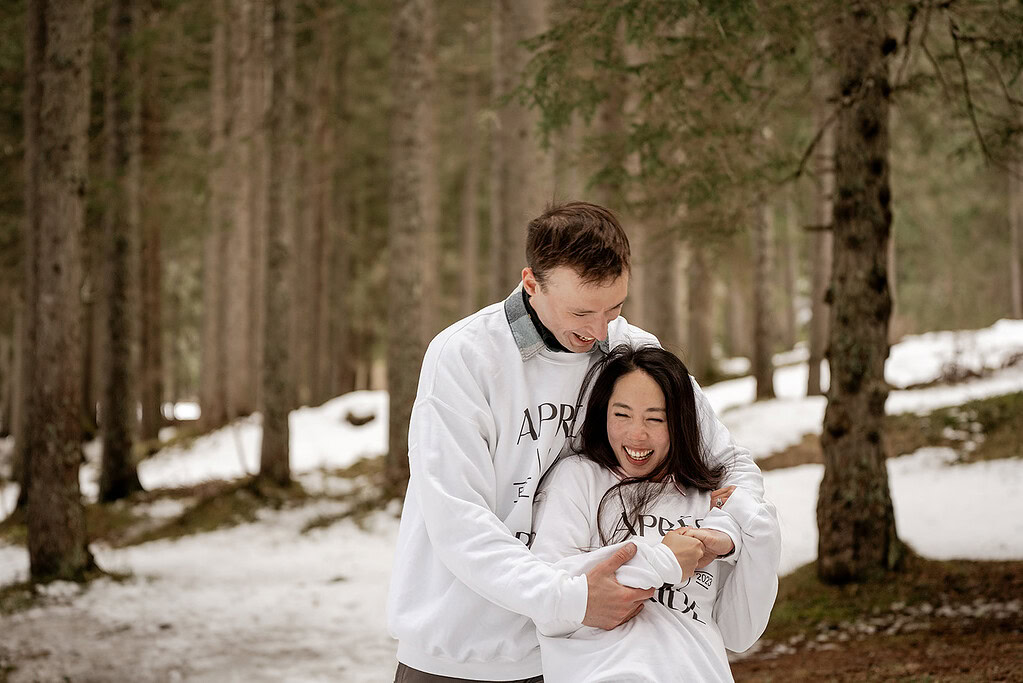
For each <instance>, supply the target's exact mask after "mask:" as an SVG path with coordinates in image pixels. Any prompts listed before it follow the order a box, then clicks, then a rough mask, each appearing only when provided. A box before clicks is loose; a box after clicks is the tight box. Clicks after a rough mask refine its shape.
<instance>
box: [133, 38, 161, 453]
mask: <svg viewBox="0 0 1023 683" xmlns="http://www.w3.org/2000/svg"><path fill="white" fill-rule="evenodd" d="M152 61H153V59H152V57H150V56H147V57H146V59H145V70H144V74H143V78H142V112H143V116H142V131H141V135H142V151H141V155H142V156H143V157H144V158H148V157H149V155H151V154H153V153H154V151H155V150H156V149H158V148H159V142H158V138H159V135H160V132H159V130H158V125H159V124H156V123H153V122H150V119H151V118H156V117H159V116H160V114H159V111H160V110H159V108H160V106H161V104H160V102H159V101H158V97H157V93H156V92H154V90H155V88H156V84H155V82H154V81H155V80H156V79H155V74H154V68H153V66H154V65H153V64H152ZM142 182H143V186H144V187H145V190H144V194H143V195H142V196H146V197H152V196H154V195H158V194H159V193H160V191H161V190H162V188H161V187H160V186H159V184H158V183H156V182H153V179H152V177H151V176H148V177H147V176H145V175H144V176H143V179H142ZM141 222H142V225H141V231H142V244H141V248H140V251H141V258H140V265H141V268H140V271H139V281H140V283H141V289H142V305H141V307H140V311H139V313H140V330H141V340H140V342H141V378H140V379H141V381H140V392H141V406H142V422H141V427H140V434H141V436H142V438H143V439H146V440H153V439H157V438H158V437H159V435H160V427H162V426H163V424H164V416H163V399H164V395H163V389H164V367H163V365H164V362H163V361H164V355H163V344H164V341H163V258H162V254H161V244H160V243H161V231H162V229H163V219H162V217H161V216H160V215H159V212H158V211H154V210H149V209H147V210H144V211H142V214H141Z"/></svg>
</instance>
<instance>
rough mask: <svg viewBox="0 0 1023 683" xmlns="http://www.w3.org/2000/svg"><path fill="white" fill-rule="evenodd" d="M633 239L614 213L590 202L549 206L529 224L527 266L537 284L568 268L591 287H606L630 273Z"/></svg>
mask: <svg viewBox="0 0 1023 683" xmlns="http://www.w3.org/2000/svg"><path fill="white" fill-rule="evenodd" d="M629 258H630V252H629V238H628V236H627V235H626V234H625V231H624V230H623V229H622V226H621V224H619V223H618V219H617V218H616V217H615V215H614V213H612V212H611V210H610V209H605V208H604V207H603V206H597V205H596V204H590V203H588V202H569V203H567V204H557V205H553V206H549V207H548V208H547V210H546V211H544V212H543V214H542V215H540V216H538V217H537V218H534V219H533V220H531V221H530V222H529V230H528V232H527V233H526V265H528V266H529V267H530V268H531V269H532V270H533V275H534V276H535V277H536V280H537V282H539V283H540V284H541V285H542V284H544V281H545V277H546V274H547V273H548V272H550V271H551V270H553V269H554V268H557V267H559V266H568V267H569V268H571V269H572V270H574V271H575V272H576V274H577V275H578V276H579V278H580V279H581V280H582V281H583V282H585V283H587V284H603V283H606V282H610V281H612V280H616V279H617V278H618V277H619V276H621V275H622V274H624V273H627V272H629Z"/></svg>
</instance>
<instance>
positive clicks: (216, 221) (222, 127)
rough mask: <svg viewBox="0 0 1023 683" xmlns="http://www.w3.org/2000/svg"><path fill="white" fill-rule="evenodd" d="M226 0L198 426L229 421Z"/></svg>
mask: <svg viewBox="0 0 1023 683" xmlns="http://www.w3.org/2000/svg"><path fill="white" fill-rule="evenodd" d="M227 3H228V0H213V15H214V22H213V44H212V47H211V50H210V53H211V62H212V63H211V72H210V176H209V216H210V229H209V230H208V231H207V232H206V234H205V235H204V236H203V286H202V297H203V309H202V311H203V312H202V341H201V371H200V378H199V385H200V387H199V392H200V399H199V400H200V405H201V407H202V417H201V426H202V428H203V429H205V430H210V429H215V428H217V427H220V426H221V425H223V424H225V423H226V422H227V377H226V360H227V358H226V355H227V353H226V330H225V327H224V324H225V315H224V309H225V301H226V282H225V279H224V272H225V268H224V263H223V259H222V253H223V246H222V245H223V243H224V242H225V241H226V240H227V229H228V220H227V209H228V196H227V194H228V193H227V183H228V177H227V130H228V126H229V125H230V122H229V119H228V107H227V100H228V83H227V76H228V74H227V61H228V53H227V46H228V23H229V22H228V12H227Z"/></svg>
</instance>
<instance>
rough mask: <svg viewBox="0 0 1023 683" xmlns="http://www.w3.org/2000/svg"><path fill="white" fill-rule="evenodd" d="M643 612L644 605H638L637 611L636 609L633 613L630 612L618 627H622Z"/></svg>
mask: <svg viewBox="0 0 1023 683" xmlns="http://www.w3.org/2000/svg"><path fill="white" fill-rule="evenodd" d="M642 611H643V603H639V604H638V605H636V609H634V610H632V611H631V612H629V614H628V616H626V617H625V618H624V619H622V620H621V621H620V622H618V625H619V626H621V625H622V624H624V623H625V622H627V621H628V620H629V619H632V618H633V617H634V616H636V615H637V614H639V613H640V612H642Z"/></svg>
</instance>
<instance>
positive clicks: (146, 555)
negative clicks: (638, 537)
mask: <svg viewBox="0 0 1023 683" xmlns="http://www.w3.org/2000/svg"><path fill="white" fill-rule="evenodd" d="M974 336H975V338H976V341H975V342H974V343H972V346H971V347H970V348H972V351H970V354H967V353H966V352H965V351H964V352H961V353H960V358H961V359H969V360H970V362H974V361H976V362H977V363H981V362H983V363H984V364H985V365H990V366H994V365H998V364H1000V362H1001V361H1003V360H1004V359H1006V358H1008V357H1009V356H1011V354H1012V353H1015V352H1016V351H1014V349H1018V348H1023V327H1019V326H1018V325H1017V324H1016V323H1012V324H1005V321H1003V322H1001V323H998V324H996V325H994V326H992V327H991V328H988V329H987V330H981V331H980V332H978V333H977V334H976V335H974ZM953 337H954V335H952V334H951V333H938V334H935V335H924V336H922V337H920V338H912V339H908V340H907V341H905V342H903V344H909V346H907V347H906V348H908V349H911V350H912V349H913V348H914V345H915V348H916V349H917V351H916V352H915V353H920V354H924V353H929V354H931V355H930V356H929V358H930V360H927V361H926V362H925V361H924V360H922V359H921V357H917V356H915V355H912V354H911V355H910V356H908V357H904V356H903V354H902V352H900V353H898V354H896V353H895V351H894V349H893V358H895V359H897V361H896V362H899V363H905V364H906V366H907V367H908V368H909V369H907V370H905V371H903V370H902V369H901V367H900V368H899V369H898V370H893V371H892V377H897V378H899V379H900V380H901V384H900V385H901V386H905V385H907V384H917V383H921V382H925V381H927V380H928V378H929V379H933V377H927V374H928V373H934V372H938V373H939V374H940V367H941V363H942V362H945V361H941V360H940V358H942V355H941V354H943V353H946V352H948V351H949V349H951V348H953V347H952V340H953ZM958 337H959V340H960V342H961V341H962V339H964V338H967V337H969V335H966V334H965V333H960V334H959V335H958ZM900 346H901V345H900ZM960 346H961V347H963V348H965V345H964V344H962V343H961V344H960ZM936 359H937V360H936ZM890 365H891V361H890ZM935 376H936V375H935ZM775 377H776V387H777V389H778V393H779V396H780V398H779V400H776V401H769V402H763V403H759V404H753V405H745V404H749V403H751V400H752V392H751V391H750V392H749V395H748V396H746V395H745V394H744V393H743V392H746V391H747V390H748V387H746V386H745V384H744V383H747V382H748V380H747V379H745V378H744V379H740V380H733V381H732V382H725V383H721V384H719V385H715V386H711V387H708V388H707V389H706V391H707V394H708V396H709V397H710V398H711V401H712V403H713V404H714V405H715V406H716V407H717V408H718V409H719V410H721V411H724V412H723V414H722V418H723V420H724V422H725V423H726V425H728V426H729V428H730V429H731V430H732V432H733V435H734V436H735V437H736V440H737V441H738V442H739V443H741V444H743V445H746V446H748V447H749V448H750V449H751V450H752V451H753V453H754V454H756V455H761V456H762V455H767V454H769V453H771V452H772V451H774V450H776V449H778V448H780V447H784V446H785V445H789V444H791V443H795V442H797V441H799V439H800V438H801V437H802V435H803V434H807V433H816V432H819V431H820V421H821V418H822V415H823V409H824V399H823V398H820V397H811V398H806V397H805V396H804V395H803V393H802V392H803V387H804V386H805V381H806V366H805V364H803V365H796V366H791V367H784V368H779V369H778V371H777V372H776V375H775ZM907 378H909V379H907ZM1020 389H1023V368H1019V367H1015V368H1005V369H1002V370H1000V371H997V372H995V373H993V374H991V375H990V376H989V377H986V378H984V379H979V380H975V381H972V382H968V383H964V384H960V385H956V386H952V387H947V386H935V387H930V388H927V389H917V390H907V391H893V392H892V395H891V396H890V397H889V402H888V404H887V406H886V407H887V410H888V411H889V412H905V411H924V410H931V409H934V408H936V407H940V406H948V405H955V404H958V403H962V402H964V401H966V400H970V399H973V398H979V397H981V396H989V395H995V394H1000V393H1007V392H1010V391H1019V390H1020ZM386 400H387V399H386V395H385V394H383V393H381V392H360V393H356V394H350V395H347V396H343V397H340V398H338V399H335V400H333V401H330V402H328V403H327V404H325V405H324V406H321V407H319V408H305V409H302V410H299V411H295V412H294V413H293V414H292V416H291V430H292V442H291V445H292V453H293V467H294V469H295V471H296V472H300V473H304V474H303V475H302V479H303V481H304V482H310V483H311V482H313V481H317V482H319V485H318V487H319V488H329V487H330V486H331V483H330V482H331V477H330V475H329V473H327V472H326V470H327V469H329V468H335V467H341V466H344V465H347V464H350V463H351V462H354V461H355V460H356V459H358V458H360V457H363V456H367V455H376V454H378V453H382V452H384V451H385V450H386V438H387V437H386V420H385V419H384V416H385V415H386ZM728 408H731V409H730V410H728ZM348 412H352V413H354V414H356V415H367V414H371V413H372V414H375V415H376V416H377V418H376V419H374V420H373V421H371V422H370V423H369V424H367V425H365V426H362V427H353V426H352V425H350V424H348V423H347V421H345V420H344V417H345V415H346V414H347V413H348ZM259 430H260V427H259V423H258V419H249V420H243V421H239V422H237V423H236V424H234V425H232V426H229V427H227V428H224V429H222V430H219V431H218V432H216V433H214V434H211V435H208V436H205V437H201V438H198V439H196V440H194V441H192V442H191V443H189V444H187V445H182V446H180V447H177V448H173V449H167V450H166V451H165V452H162V453H160V454H159V455H157V456H155V457H154V458H150V459H148V460H146V461H145V462H143V463H142V465H140V468H139V474H140V478H141V479H142V481H143V483H144V484H145V485H146V486H147V487H154V486H175V485H188V484H194V483H197V482H199V481H203V480H206V479H211V478H235V477H238V476H241V475H242V474H244V472H253V471H255V470H256V467H257V460H258V449H257V446H258V441H259V433H260V431H259ZM97 455H98V449H97V447H96V445H95V444H91V445H90V447H89V448H88V449H87V458H88V459H89V461H90V464H89V465H88V466H87V467H85V468H83V470H84V472H85V473H84V474H83V490H85V492H86V494H87V495H88V494H89V493H91V492H94V491H95V459H96V457H97ZM953 457H954V453H953V452H952V451H950V450H948V449H936V448H928V449H921V450H920V451H918V452H916V453H914V454H912V455H908V456H903V457H900V458H894V459H892V460H890V461H889V462H888V467H889V475H890V482H891V490H892V496H893V500H894V506H895V513H896V523H897V526H898V531H899V534H900V535H901V537H902V538H903V539H904V540H906V541H908V542H909V543H910V544H911V545H912V546H913V547H914V548H915V549H916V550H917V551H918V552H920V553H922V554H923V555H926V556H929V557H935V558H957V557H962V558H970V559H1006V558H1023V498H1021V497H1019V496H1018V492H1019V491H1020V490H1023V461H1021V460H1003V461H991V462H980V463H975V464H968V465H953V464H950V463H951V459H952V458H953ZM243 463H244V465H243ZM822 471H823V468H822V467H821V466H820V465H803V466H799V467H793V468H789V469H785V470H775V471H771V472H768V473H766V474H765V483H766V486H767V492H768V496H769V497H770V498H771V499H772V500H773V501H774V502H775V504H776V505H777V507H778V513H779V517H780V519H781V524H782V535H783V543H782V548H783V551H782V567H781V571H782V573H786V572H789V571H792V570H793V569H794V568H796V567H797V566H799V565H801V564H803V563H806V562H809V561H811V560H813V558H814V557H815V556H816V548H817V529H816V499H817V490H818V486H819V483H820V479H821V476H822ZM345 481H347V480H345ZM334 483H335V484H337V485H342V484H343V483H344V482H342V481H341V480H336V479H335V480H334ZM2 492H3V497H2V498H0V504H3V503H4V502H5V501H6V500H7V499H10V498H11V496H12V491H11V489H6V490H3V491H2ZM11 503H12V504H13V501H11ZM333 505H335V504H334V503H330V502H325V501H321V502H317V503H313V504H309V505H306V506H303V507H301V508H298V509H295V510H287V511H283V512H280V511H279V512H274V511H266V512H264V513H263V514H261V516H260V519H259V521H257V522H254V523H252V524H246V525H242V526H239V527H235V528H232V529H226V530H221V531H216V532H211V533H206V534H201V535H197V536H191V537H186V538H182V539H178V540H173V541H157V542H152V543H147V544H143V545H138V546H133V547H130V548H125V549H111V548H108V547H104V546H99V545H97V546H94V552H95V554H96V557H97V560H98V562H99V563H100V565H101V566H103V567H104V568H106V569H108V570H114V571H125V572H130V573H131V575H132V576H131V578H129V579H128V580H126V581H123V582H116V581H113V580H103V581H98V582H94V583H93V584H92V585H90V586H89V587H87V588H86V589H85V590H84V591H82V590H81V589H79V588H78V587H77V586H75V585H71V584H55V585H53V586H51V587H49V588H47V589H46V590H47V595H49V596H50V597H49V598H48V599H47V602H48V603H49V604H46V605H44V606H39V607H34V608H32V609H30V610H27V611H24V612H20V613H16V614H14V615H10V616H5V617H4V638H3V640H2V641H0V655H2V654H3V652H4V651H5V649H6V650H7V651H8V652H10V651H14V652H17V653H18V654H19V657H18V660H17V663H18V665H19V669H17V670H16V671H14V672H13V673H12V674H10V680H11V681H21V680H26V681H27V680H59V679H62V678H64V677H67V678H68V679H70V680H137V681H150V680H153V681H155V680H161V681H163V680H168V679H169V680H190V681H191V680H195V681H225V680H227V681H231V680H238V681H277V680H299V681H320V680H345V681H353V682H359V681H367V682H368V681H388V680H391V678H392V676H393V671H394V650H395V645H394V643H393V641H392V640H391V639H390V637H389V636H388V635H387V632H386V628H385V622H384V603H385V596H386V590H387V583H388V580H389V577H390V572H391V563H392V559H393V552H394V546H395V540H396V534H397V519H396V518H395V514H394V513H395V512H396V511H395V510H391V511H389V512H380V513H377V514H376V515H375V516H373V517H371V518H370V520H369V522H368V523H367V524H366V526H365V528H363V527H359V526H357V525H356V524H355V523H353V522H351V521H345V522H340V523H337V524H334V525H333V526H330V527H328V528H325V529H319V530H316V531H312V532H310V533H307V534H301V533H300V529H301V528H302V527H303V525H304V524H305V522H306V521H308V520H309V519H311V518H313V517H315V516H317V515H320V514H324V513H329V512H331V511H332V510H333V509H334V508H333V507H332V506H333ZM171 507H173V505H172V506H171ZM978 508H979V509H978ZM950 510H954V511H955V514H949V511H950ZM969 510H976V512H975V513H973V514H971V513H970V512H966V513H965V514H964V513H963V511H969ZM174 512H175V510H174V509H168V510H165V511H164V513H166V514H173V513H174ZM978 519H980V520H982V522H981V523H978V521H977V520H978ZM27 575H28V559H27V553H26V552H25V550H24V549H22V548H16V547H11V546H5V545H2V543H0V585H5V584H8V583H12V582H15V581H21V580H24V579H26V578H27ZM0 659H2V657H0Z"/></svg>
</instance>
